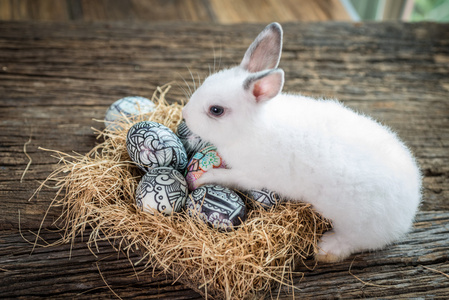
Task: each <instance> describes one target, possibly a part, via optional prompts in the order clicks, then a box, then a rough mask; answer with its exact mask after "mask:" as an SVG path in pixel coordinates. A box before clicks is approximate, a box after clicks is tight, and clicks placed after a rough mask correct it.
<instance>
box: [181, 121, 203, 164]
mask: <svg viewBox="0 0 449 300" xmlns="http://www.w3.org/2000/svg"><path fill="white" fill-rule="evenodd" d="M176 133H177V135H178V137H179V139H180V140H181V142H182V144H183V145H184V148H185V149H186V152H187V157H188V158H189V159H190V158H191V157H192V156H193V155H194V154H195V153H197V152H198V151H200V150H201V149H203V148H206V147H208V146H211V144H210V143H209V142H206V141H203V140H202V139H201V137H200V136H198V135H196V134H194V133H193V132H192V131H190V129H189V127H187V124H186V122H185V121H182V122H181V123H180V124H179V125H178V130H177V132H176Z"/></svg>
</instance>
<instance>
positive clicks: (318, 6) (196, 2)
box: [0, 0, 350, 24]
mask: <svg viewBox="0 0 449 300" xmlns="http://www.w3.org/2000/svg"><path fill="white" fill-rule="evenodd" d="M0 20H3V21H8V20H22V21H25V20H35V21H71V20H82V21H86V22H92V21H144V22H168V21H193V22H210V21H214V22H220V23H223V24H235V23H247V22H273V21H278V22H291V21H300V20H301V21H327V20H338V21H349V20H350V18H349V16H348V14H347V13H346V11H345V9H344V7H343V6H342V4H341V3H340V1H339V0H319V1H307V0H300V1H298V0H280V1H275V0H263V1H259V0H245V1H234V0H233V1H223V0H173V1H166V0H130V1H120V0H61V1H54V0H15V1H10V0H0Z"/></svg>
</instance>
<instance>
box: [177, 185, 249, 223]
mask: <svg viewBox="0 0 449 300" xmlns="http://www.w3.org/2000/svg"><path fill="white" fill-rule="evenodd" d="M186 208H187V212H188V214H189V215H190V216H198V217H199V218H200V219H201V220H203V221H205V222H206V223H208V224H209V225H211V226H212V227H214V228H217V229H220V230H226V231H229V230H232V229H235V227H236V226H238V225H240V224H241V223H242V222H243V221H244V220H245V218H246V207H245V203H243V200H242V199H241V198H240V197H239V196H238V195H237V193H236V192H234V191H233V190H230V189H228V188H225V187H221V186H218V185H203V186H201V187H199V188H197V189H196V190H194V191H193V192H192V193H191V194H190V195H189V197H188V198H187V200H186Z"/></svg>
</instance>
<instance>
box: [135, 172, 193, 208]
mask: <svg viewBox="0 0 449 300" xmlns="http://www.w3.org/2000/svg"><path fill="white" fill-rule="evenodd" d="M188 193H189V190H188V188H187V182H186V181H185V179H184V177H183V176H182V174H181V173H180V172H179V171H177V170H175V169H172V168H169V167H159V168H154V169H152V170H150V171H149V172H148V173H146V174H145V175H143V177H142V179H141V180H140V183H139V185H138V186H137V190H136V205H137V207H139V208H140V209H141V210H143V211H146V212H149V213H153V210H157V211H158V212H161V213H164V214H166V215H171V214H172V213H173V212H179V211H181V210H182V209H183V208H184V206H185V202H186V199H187V195H188Z"/></svg>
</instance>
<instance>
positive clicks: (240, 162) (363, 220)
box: [183, 23, 421, 261]
mask: <svg viewBox="0 0 449 300" xmlns="http://www.w3.org/2000/svg"><path fill="white" fill-rule="evenodd" d="M267 32H268V34H267ZM262 33H263V34H261V35H259V37H258V38H257V39H256V40H255V41H254V43H253V45H252V46H251V47H250V49H253V50H254V49H257V44H261V45H263V47H280V45H279V43H281V41H282V30H281V29H280V25H279V24H276V23H274V24H270V25H269V26H267V28H266V29H265V30H264V31H263V32H262ZM278 35H280V36H278ZM267 36H268V38H269V39H270V41H271V42H265V43H261V42H260V39H261V38H262V39H267ZM258 39H259V40H258ZM270 45H271V46H270ZM264 52H268V53H273V52H275V51H274V50H273V51H271V52H270V51H260V49H259V51H258V53H264ZM248 59H250V60H261V59H271V60H273V62H274V60H275V59H277V60H279V57H269V58H267V57H263V55H254V53H251V51H249V52H247V53H246V54H245V58H244V60H243V61H244V62H245V63H246V64H247V63H248ZM274 65H276V66H277V62H274ZM274 71H277V70H274ZM255 77H256V78H258V77H260V80H262V79H263V80H266V76H265V74H263V73H260V72H259V73H256V74H255V73H251V72H249V71H248V70H247V69H245V68H244V67H243V66H242V65H240V66H237V67H235V68H232V69H228V70H224V71H221V72H219V73H216V74H214V75H211V76H210V77H208V78H207V79H206V80H205V82H204V84H203V85H202V86H201V87H199V88H198V90H197V91H196V92H195V93H194V94H193V95H192V97H191V99H190V101H189V103H188V104H187V105H186V107H185V108H184V111H183V113H184V118H185V120H186V123H187V125H188V126H189V128H190V129H191V130H192V131H193V132H194V133H196V134H198V135H199V136H201V137H202V138H203V139H205V140H207V141H209V142H211V143H213V144H214V145H215V146H217V148H218V151H219V153H220V154H221V155H222V157H223V159H224V161H225V162H226V163H227V165H228V166H229V167H230V169H214V170H211V171H208V172H207V173H205V174H204V175H203V176H202V177H201V178H200V179H199V180H198V181H197V182H198V184H199V185H202V184H206V183H216V184H221V185H225V186H231V187H238V188H241V189H246V190H250V189H261V188H267V189H269V190H272V191H275V192H277V193H279V194H280V195H282V196H284V197H287V198H289V199H291V200H292V201H305V202H308V203H311V204H312V205H313V206H314V207H315V208H316V209H317V210H318V211H319V212H320V213H322V215H323V216H325V217H326V218H329V219H331V220H332V222H333V226H334V229H333V230H332V231H331V232H328V233H326V234H325V235H324V236H323V238H322V239H321V241H320V243H319V247H320V252H319V253H318V254H317V258H318V259H319V260H322V261H338V260H342V259H344V258H346V257H347V256H348V255H350V254H351V253H354V252H359V251H363V250H374V249H379V248H382V247H384V246H385V245H387V244H389V243H392V242H394V241H396V240H398V239H399V238H400V237H401V236H403V235H404V234H405V233H406V232H407V231H408V230H409V229H410V228H411V226H412V223H413V219H414V216H415V213H416V211H417V209H418V206H419V203H420V199H421V176H420V172H419V169H418V167H417V164H416V161H415V159H414V158H413V156H412V155H411V153H410V151H409V150H408V149H407V147H406V146H405V145H404V144H403V143H402V142H401V141H400V140H399V139H398V137H397V136H396V135H395V134H394V133H392V132H391V130H389V129H388V128H387V127H385V126H382V125H380V124H379V123H377V122H376V121H374V120H372V119H371V118H369V117H366V116H364V115H360V114H357V113H356V112H354V111H352V110H350V109H348V108H346V107H344V106H343V105H342V104H340V103H339V102H337V101H333V100H316V99H312V98H309V97H304V96H301V95H289V94H284V93H279V94H277V95H276V96H274V97H273V98H271V99H270V100H268V101H256V99H255V96H254V93H255V91H254V90H253V85H252V84H251V85H249V84H246V83H247V81H248V78H255ZM278 81H279V80H277V81H276V82H274V81H273V82H272V85H273V87H272V89H276V88H277V89H279V90H280V89H281V88H282V84H283V72H282V82H278ZM256 84H257V82H256ZM264 85H265V83H264ZM268 86H269V85H268ZM211 105H216V106H217V105H218V106H221V107H223V108H224V109H225V113H224V114H223V115H222V116H220V117H214V116H211V115H210V114H209V113H208V112H209V107H210V106H211Z"/></svg>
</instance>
